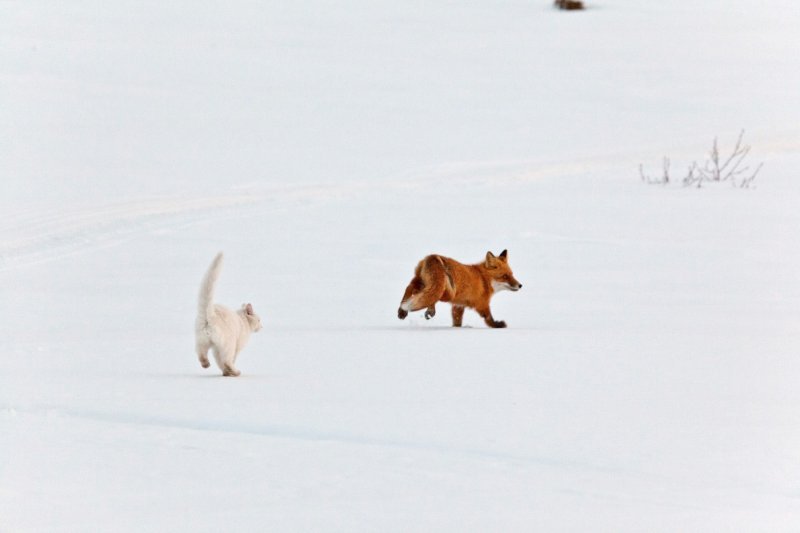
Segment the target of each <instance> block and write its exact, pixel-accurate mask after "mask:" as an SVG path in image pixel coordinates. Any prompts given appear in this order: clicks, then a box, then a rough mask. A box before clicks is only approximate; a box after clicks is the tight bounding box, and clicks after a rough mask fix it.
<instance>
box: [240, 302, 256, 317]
mask: <svg viewBox="0 0 800 533" xmlns="http://www.w3.org/2000/svg"><path fill="white" fill-rule="evenodd" d="M242 307H243V308H244V312H245V313H247V314H248V315H254V314H255V313H254V312H253V306H252V304H243V305H242Z"/></svg>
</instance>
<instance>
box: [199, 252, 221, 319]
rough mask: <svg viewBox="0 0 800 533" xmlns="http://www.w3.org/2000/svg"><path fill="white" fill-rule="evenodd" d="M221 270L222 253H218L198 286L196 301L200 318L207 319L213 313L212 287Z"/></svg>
mask: <svg viewBox="0 0 800 533" xmlns="http://www.w3.org/2000/svg"><path fill="white" fill-rule="evenodd" d="M221 270H222V252H220V253H218V254H217V256H216V257H215V258H214V260H213V261H212V262H211V266H210V267H208V272H206V275H205V276H203V282H202V283H201V284H200V295H199V297H198V300H197V315H198V316H200V317H203V318H208V317H209V316H211V313H213V311H214V285H215V284H216V282H217V278H219V273H220V271H221Z"/></svg>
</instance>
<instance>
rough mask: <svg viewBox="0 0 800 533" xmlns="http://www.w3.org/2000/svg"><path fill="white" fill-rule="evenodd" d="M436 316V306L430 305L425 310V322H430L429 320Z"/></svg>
mask: <svg viewBox="0 0 800 533" xmlns="http://www.w3.org/2000/svg"><path fill="white" fill-rule="evenodd" d="M435 316H436V305H434V304H431V305H429V306H428V308H427V309H426V310H425V320H430V319H431V318H433V317H435Z"/></svg>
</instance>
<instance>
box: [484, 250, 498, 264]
mask: <svg viewBox="0 0 800 533" xmlns="http://www.w3.org/2000/svg"><path fill="white" fill-rule="evenodd" d="M485 264H486V268H496V267H497V258H496V257H495V256H494V254H493V253H492V252H486V263H485Z"/></svg>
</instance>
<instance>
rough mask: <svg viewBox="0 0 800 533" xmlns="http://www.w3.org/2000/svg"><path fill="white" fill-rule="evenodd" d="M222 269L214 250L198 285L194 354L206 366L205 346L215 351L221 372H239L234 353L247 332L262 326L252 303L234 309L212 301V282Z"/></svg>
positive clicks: (231, 374) (248, 333)
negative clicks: (209, 264)
mask: <svg viewBox="0 0 800 533" xmlns="http://www.w3.org/2000/svg"><path fill="white" fill-rule="evenodd" d="M220 270H222V252H220V253H218V254H217V257H215V258H214V261H213V262H212V263H211V266H210V267H209V269H208V272H206V275H205V277H204V278H203V283H202V285H200V298H199V300H198V303H197V321H196V323H195V345H196V347H197V357H198V359H200V364H201V365H202V366H203V368H208V367H209V366H210V365H211V364H210V363H209V362H208V350H209V348H210V349H211V352H212V353H213V354H214V359H216V361H217V366H218V367H219V369H220V370H222V375H223V376H238V375H239V374H241V372H239V371H238V370H237V369H236V366H235V363H236V357H237V356H238V355H239V352H240V351H242V348H244V345H245V344H246V343H247V340H248V339H249V338H250V333H252V332H253V331H258V330H260V329H261V319H260V318H258V315H256V314H255V312H253V306H252V305H250V304H243V305H242V308H241V309H240V310H238V311H236V312H233V311H231V310H230V309H228V308H227V307H224V306H221V305H217V304H215V303H214V284H215V283H216V281H217V278H218V277H219V273H220Z"/></svg>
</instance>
